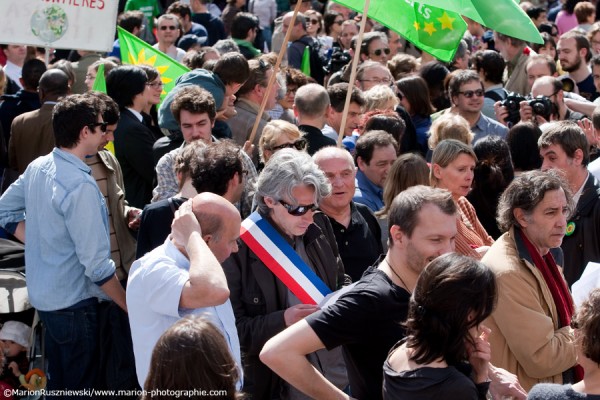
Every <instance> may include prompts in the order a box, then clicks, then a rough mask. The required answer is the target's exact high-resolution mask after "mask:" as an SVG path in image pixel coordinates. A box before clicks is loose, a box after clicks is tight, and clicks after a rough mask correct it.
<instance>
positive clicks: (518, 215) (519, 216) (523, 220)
mask: <svg viewBox="0 0 600 400" xmlns="http://www.w3.org/2000/svg"><path fill="white" fill-rule="evenodd" d="M513 216H514V217H515V219H516V220H517V222H518V223H519V225H520V226H521V227H522V228H527V225H529V222H528V221H527V217H526V216H525V211H523V209H522V208H515V209H514V210H513Z"/></svg>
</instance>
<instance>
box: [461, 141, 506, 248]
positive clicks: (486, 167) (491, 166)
mask: <svg viewBox="0 0 600 400" xmlns="http://www.w3.org/2000/svg"><path fill="white" fill-rule="evenodd" d="M473 151H474V152H475V154H476V155H477V163H476V164H475V170H474V176H473V188H472V190H471V192H470V193H469V195H468V196H467V198H468V200H469V201H470V202H471V204H473V207H475V211H476V212H477V216H478V217H479V220H480V221H481V223H482V225H483V227H484V228H485V230H486V231H487V232H488V233H490V235H491V236H492V237H494V238H497V237H498V236H500V231H499V230H498V227H497V226H496V208H497V207H498V200H499V199H500V196H501V195H502V192H504V189H506V187H507V186H508V185H509V183H510V182H511V181H512V180H513V178H514V177H515V172H514V169H513V166H512V161H511V159H510V150H509V148H508V144H506V141H505V140H504V139H503V138H501V137H500V136H494V135H492V136H486V137H484V138H483V139H481V140H478V141H477V143H475V145H474V146H473ZM492 233H493V234H492Z"/></svg>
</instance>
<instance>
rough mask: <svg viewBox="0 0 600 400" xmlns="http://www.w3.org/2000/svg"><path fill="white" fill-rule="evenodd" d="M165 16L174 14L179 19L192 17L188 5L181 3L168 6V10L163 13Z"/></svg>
mask: <svg viewBox="0 0 600 400" xmlns="http://www.w3.org/2000/svg"><path fill="white" fill-rule="evenodd" d="M165 14H174V15H177V16H179V17H185V16H189V17H190V18H191V17H192V8H191V7H190V6H189V4H185V3H183V2H181V1H176V2H174V3H172V4H171V5H170V6H169V8H167V11H165Z"/></svg>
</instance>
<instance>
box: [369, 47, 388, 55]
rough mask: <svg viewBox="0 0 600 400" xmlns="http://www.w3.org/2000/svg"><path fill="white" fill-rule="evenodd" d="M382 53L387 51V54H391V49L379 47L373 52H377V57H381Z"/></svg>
mask: <svg viewBox="0 0 600 400" xmlns="http://www.w3.org/2000/svg"><path fill="white" fill-rule="evenodd" d="M381 53H385V55H386V56H388V55H390V49H388V48H385V49H377V50H375V51H373V54H375V55H376V56H377V57H379V56H380V55H381Z"/></svg>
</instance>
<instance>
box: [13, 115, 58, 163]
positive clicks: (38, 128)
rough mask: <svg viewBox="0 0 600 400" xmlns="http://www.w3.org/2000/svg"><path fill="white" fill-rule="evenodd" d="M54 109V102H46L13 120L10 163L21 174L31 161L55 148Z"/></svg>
mask: <svg viewBox="0 0 600 400" xmlns="http://www.w3.org/2000/svg"><path fill="white" fill-rule="evenodd" d="M53 109H54V103H45V104H43V105H42V108H40V109H39V110H35V111H31V112H28V113H25V114H21V115H19V116H18V117H16V118H15V119H14V120H13V123H12V126H11V128H10V130H11V136H10V141H9V142H8V165H9V166H10V167H11V168H12V169H14V170H16V171H17V172H18V173H19V174H22V173H23V172H25V168H27V166H28V165H29V163H30V162H32V161H33V160H35V159H36V158H38V157H40V156H45V155H46V154H48V153H50V152H51V151H52V149H53V148H54V129H53V128H52V110H53Z"/></svg>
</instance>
